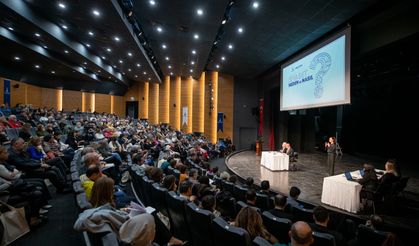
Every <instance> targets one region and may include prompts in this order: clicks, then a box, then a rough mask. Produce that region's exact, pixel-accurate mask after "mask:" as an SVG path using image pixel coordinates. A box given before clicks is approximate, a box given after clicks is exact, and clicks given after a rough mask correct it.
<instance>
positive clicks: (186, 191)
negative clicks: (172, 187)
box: [179, 180, 192, 197]
mask: <svg viewBox="0 0 419 246" xmlns="http://www.w3.org/2000/svg"><path fill="white" fill-rule="evenodd" d="M179 193H180V194H181V195H184V196H188V197H189V196H191V195H192V182H190V181H189V180H186V181H183V182H182V183H181V184H180V185H179Z"/></svg>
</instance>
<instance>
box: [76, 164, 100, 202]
mask: <svg viewBox="0 0 419 246" xmlns="http://www.w3.org/2000/svg"><path fill="white" fill-rule="evenodd" d="M102 176H103V174H102V172H101V171H100V168H99V166H98V165H90V166H89V167H88V168H87V170H86V173H85V174H82V175H81V176H80V181H81V185H82V186H83V189H84V192H85V193H86V198H87V200H90V197H91V194H92V189H93V185H94V184H95V182H96V180H98V179H99V178H101V177H102Z"/></svg>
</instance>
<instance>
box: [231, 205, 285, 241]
mask: <svg viewBox="0 0 419 246" xmlns="http://www.w3.org/2000/svg"><path fill="white" fill-rule="evenodd" d="M234 226H237V227H241V228H243V229H245V230H246V231H247V233H249V236H250V238H251V239H252V241H253V239H255V237H258V236H259V237H263V238H264V239H266V240H268V241H269V242H271V243H277V242H278V239H276V238H275V237H274V236H272V235H271V234H270V233H269V232H268V231H267V230H266V229H265V227H264V226H263V220H262V217H261V216H260V214H259V213H258V212H257V211H256V210H255V209H254V208H251V207H244V208H242V210H240V212H239V213H238V214H237V216H236V219H235V221H234Z"/></svg>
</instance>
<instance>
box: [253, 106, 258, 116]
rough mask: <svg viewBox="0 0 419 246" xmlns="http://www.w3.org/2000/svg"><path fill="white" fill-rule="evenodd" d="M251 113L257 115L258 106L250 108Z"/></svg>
mask: <svg viewBox="0 0 419 246" xmlns="http://www.w3.org/2000/svg"><path fill="white" fill-rule="evenodd" d="M252 115H253V116H255V115H259V110H258V107H254V108H252Z"/></svg>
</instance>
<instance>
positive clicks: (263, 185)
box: [259, 180, 272, 197]
mask: <svg viewBox="0 0 419 246" xmlns="http://www.w3.org/2000/svg"><path fill="white" fill-rule="evenodd" d="M270 188H271V186H270V184H269V181H268V180H263V181H262V182H260V190H259V193H261V194H265V195H268V196H269V197H270V196H271V195H272V194H271V192H270V191H269V189H270Z"/></svg>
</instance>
